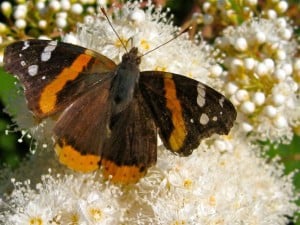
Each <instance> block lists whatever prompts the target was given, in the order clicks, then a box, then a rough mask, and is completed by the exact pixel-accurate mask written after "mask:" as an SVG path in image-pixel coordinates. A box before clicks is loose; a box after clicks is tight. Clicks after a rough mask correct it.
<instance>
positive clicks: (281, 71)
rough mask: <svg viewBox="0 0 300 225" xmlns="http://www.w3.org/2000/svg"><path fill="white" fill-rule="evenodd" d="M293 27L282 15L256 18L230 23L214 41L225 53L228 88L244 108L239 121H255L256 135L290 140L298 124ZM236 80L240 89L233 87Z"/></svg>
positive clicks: (298, 111) (298, 107)
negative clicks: (241, 22) (237, 23)
mask: <svg viewBox="0 0 300 225" xmlns="http://www.w3.org/2000/svg"><path fill="white" fill-rule="evenodd" d="M292 33H293V29H292V27H291V26H290V25H289V23H288V22H287V21H286V20H285V19H284V18H279V19H274V20H270V19H252V20H250V21H247V22H245V23H243V24H242V25H241V26H238V27H229V28H227V29H226V30H225V31H224V37H221V38H219V39H218V41H217V42H216V43H217V46H218V47H219V48H220V49H221V50H222V51H223V52H224V53H225V54H226V60H225V63H224V65H225V67H227V71H226V70H224V74H225V75H226V77H227V79H228V81H230V82H229V83H228V84H227V85H226V86H225V91H226V94H228V97H229V98H230V99H231V100H232V102H233V104H234V105H235V106H236V107H238V110H239V111H240V112H241V113H243V114H244V116H243V117H240V119H242V121H240V123H241V124H244V123H247V124H249V125H251V127H252V128H253V129H250V130H249V132H251V134H252V137H253V138H254V139H256V140H257V139H259V140H270V141H271V142H284V143H288V142H289V141H291V139H292V137H293V131H292V130H293V128H295V127H297V126H298V125H299V124H300V100H299V98H298V97H297V95H298V92H299V87H298V84H297V78H296V76H294V73H295V72H296V70H295V69H294V67H293V62H294V60H295V59H294V55H295V53H296V51H295V49H297V44H296V42H295V41H294V40H293V39H292V38H291V36H292ZM246 46H247V47H246ZM235 50H238V51H239V52H242V53H239V52H236V51H235ZM233 82H234V84H235V86H234V87H235V89H238V90H237V91H235V90H234V91H231V89H232V88H230V87H231V86H232V83H233ZM242 91H243V92H242ZM242 93H247V96H246V94H242ZM257 93H260V94H259V95H257ZM248 96H249V97H250V98H249V97H248ZM251 98H252V99H251ZM275 111H276V113H274V112H275Z"/></svg>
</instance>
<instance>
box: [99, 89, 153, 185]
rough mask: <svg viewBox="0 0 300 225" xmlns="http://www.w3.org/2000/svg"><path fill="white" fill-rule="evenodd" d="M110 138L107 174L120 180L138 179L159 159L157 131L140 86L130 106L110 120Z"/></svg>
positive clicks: (105, 151)
mask: <svg viewBox="0 0 300 225" xmlns="http://www.w3.org/2000/svg"><path fill="white" fill-rule="evenodd" d="M109 127H110V132H111V134H110V138H109V139H108V140H107V142H106V145H105V147H104V148H103V152H102V161H101V164H102V166H103V170H104V175H105V176H111V179H112V181H114V182H116V183H134V182H137V181H138V180H139V178H141V177H142V176H143V175H144V174H145V173H146V171H147V168H148V167H150V166H152V165H154V164H155V163H156V154H157V131H156V126H155V123H154V120H153V118H152V115H151V112H150V111H149V108H148V106H147V105H145V103H144V101H143V98H142V96H141V94H140V93H139V90H138V89H137V90H136V92H135V95H134V98H133V99H132V101H131V103H130V104H129V105H128V107H127V108H126V109H125V110H123V111H122V112H119V113H117V114H116V115H113V116H112V118H111V120H110V125H109Z"/></svg>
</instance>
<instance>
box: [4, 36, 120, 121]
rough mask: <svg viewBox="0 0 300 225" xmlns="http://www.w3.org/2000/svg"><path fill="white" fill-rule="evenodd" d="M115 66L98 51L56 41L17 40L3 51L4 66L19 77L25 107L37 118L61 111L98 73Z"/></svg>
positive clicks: (97, 78)
mask: <svg viewBox="0 0 300 225" xmlns="http://www.w3.org/2000/svg"><path fill="white" fill-rule="evenodd" d="M115 67H116V64H115V63H114V62H113V61H112V60H110V59H108V58H107V57H105V56H103V55H101V54H98V53H96V52H94V51H92V50H88V49H85V48H83V47H79V46H75V45H72V44H67V43H63V42H57V41H48V40H35V39H34V40H27V41H19V42H15V43H13V44H11V45H9V46H8V47H7V48H6V50H5V53H4V68H5V69H6V70H7V71H8V72H11V73H12V74H14V75H16V76H17V77H18V78H19V79H20V81H21V82H22V84H23V85H24V89H25V96H26V99H27V101H28V107H29V109H30V110H31V111H32V112H33V113H34V114H35V116H36V117H38V118H44V117H46V116H49V115H51V114H53V113H55V112H58V111H61V110H63V109H64V108H66V107H67V106H68V105H69V104H70V103H71V102H73V101H74V100H75V99H76V98H77V97H78V96H80V95H81V94H82V93H84V92H85V91H86V90H88V89H90V88H91V87H92V86H93V85H94V83H95V82H99V80H101V78H99V76H98V75H99V74H100V73H103V74H107V73H108V72H110V71H112V70H114V69H115ZM95 73H96V74H98V75H97V76H96V77H95V76H94V74H95ZM87 76H88V77H89V78H88V79H87V78H86V77H87ZM103 79H104V78H103Z"/></svg>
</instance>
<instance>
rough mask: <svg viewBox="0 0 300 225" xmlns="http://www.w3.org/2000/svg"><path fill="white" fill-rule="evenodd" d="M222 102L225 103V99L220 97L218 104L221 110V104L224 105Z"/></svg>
mask: <svg viewBox="0 0 300 225" xmlns="http://www.w3.org/2000/svg"><path fill="white" fill-rule="evenodd" d="M224 101H225V98H224V97H222V98H220V100H219V104H220V106H221V107H222V108H223V103H224Z"/></svg>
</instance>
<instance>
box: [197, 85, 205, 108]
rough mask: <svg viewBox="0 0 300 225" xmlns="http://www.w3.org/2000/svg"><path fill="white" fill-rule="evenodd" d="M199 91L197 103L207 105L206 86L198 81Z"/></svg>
mask: <svg viewBox="0 0 300 225" xmlns="http://www.w3.org/2000/svg"><path fill="white" fill-rule="evenodd" d="M197 92H198V96H197V104H198V105H199V106H200V107H203V106H204V105H205V86H204V85H203V84H201V83H198V85H197Z"/></svg>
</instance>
